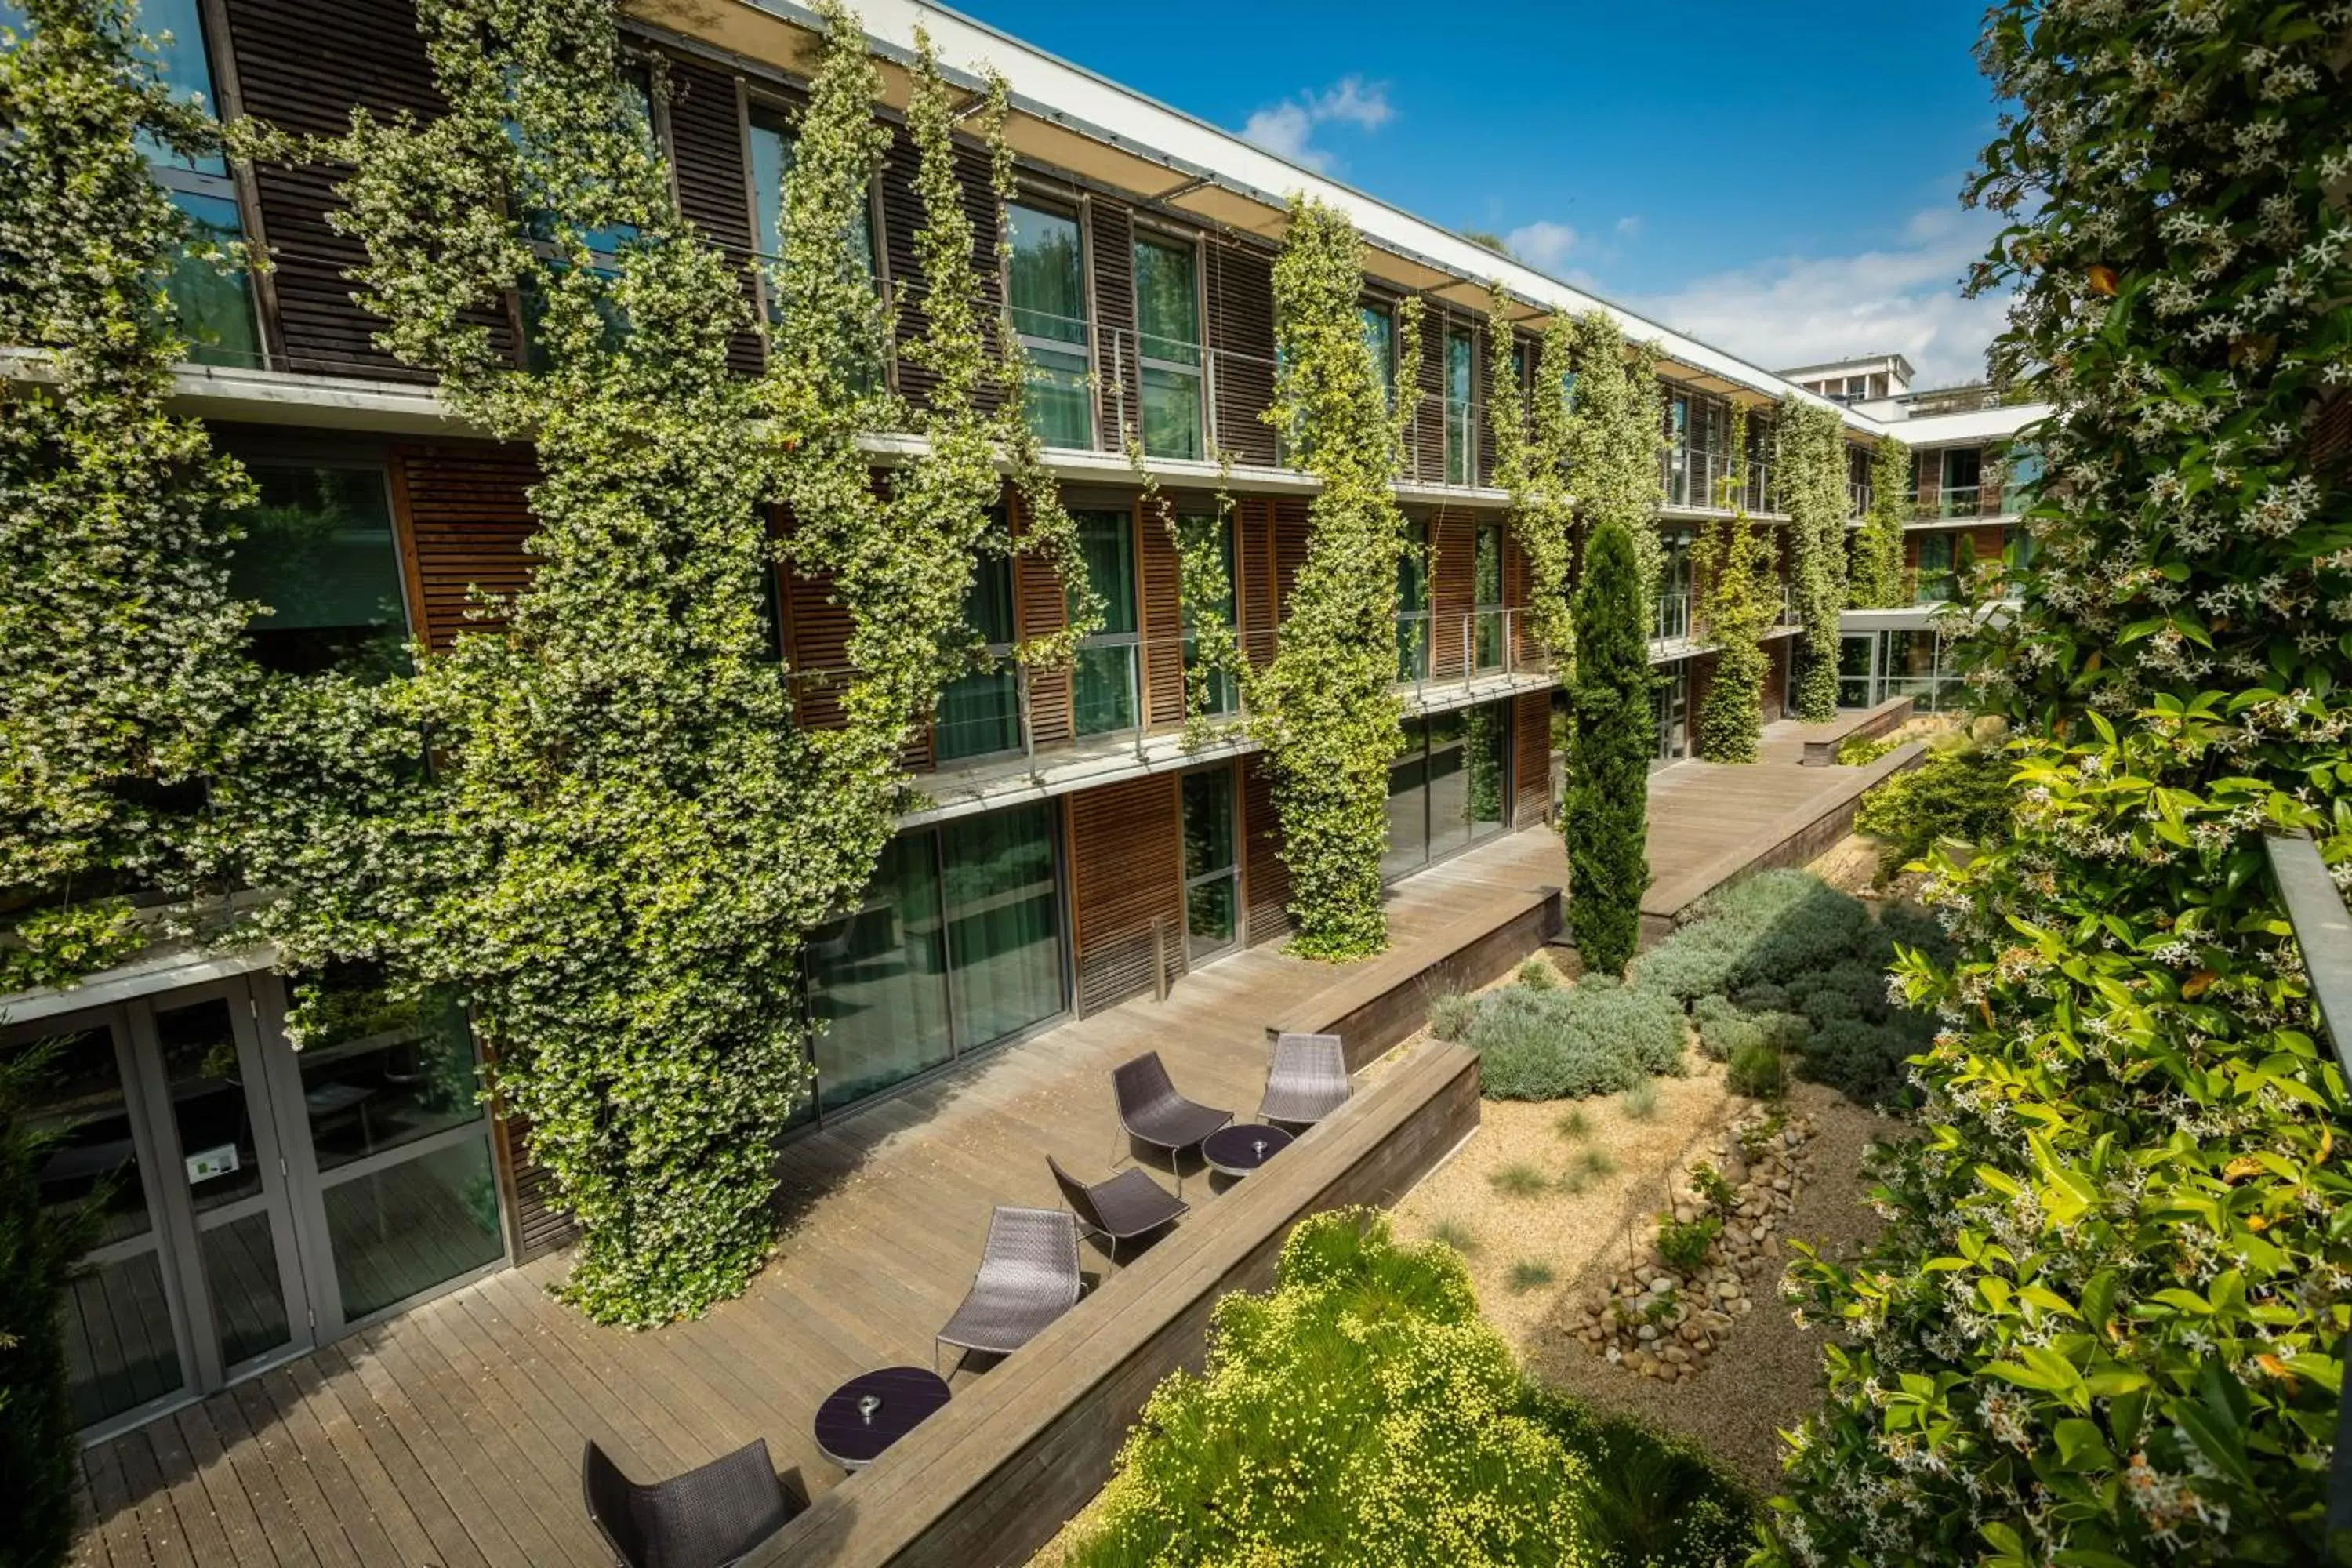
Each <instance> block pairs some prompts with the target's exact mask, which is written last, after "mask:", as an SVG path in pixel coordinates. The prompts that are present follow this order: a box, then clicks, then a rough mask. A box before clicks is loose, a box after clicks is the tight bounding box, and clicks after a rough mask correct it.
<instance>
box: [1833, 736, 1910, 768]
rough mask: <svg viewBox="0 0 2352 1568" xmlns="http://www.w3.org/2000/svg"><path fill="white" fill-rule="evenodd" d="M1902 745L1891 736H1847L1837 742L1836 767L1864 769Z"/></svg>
mask: <svg viewBox="0 0 2352 1568" xmlns="http://www.w3.org/2000/svg"><path fill="white" fill-rule="evenodd" d="M1902 743H1903V742H1900V741H1898V740H1896V739H1895V737H1894V736H1892V735H1849V736H1847V737H1846V738H1845V739H1844V740H1843V741H1841V742H1838V749H1837V760H1838V765H1839V766H1840V767H1843V768H1866V767H1868V766H1869V765H1870V764H1871V763H1874V762H1876V761H1878V759H1879V758H1881V757H1883V756H1885V754H1886V753H1887V752H1891V751H1893V750H1894V749H1895V747H1897V746H1899V745H1901V744H1902Z"/></svg>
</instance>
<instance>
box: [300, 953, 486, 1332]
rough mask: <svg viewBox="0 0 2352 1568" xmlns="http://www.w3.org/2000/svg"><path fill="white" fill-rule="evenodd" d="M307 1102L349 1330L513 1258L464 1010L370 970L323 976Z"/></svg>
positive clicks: (308, 1062) (307, 1057)
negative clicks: (382, 980)
mask: <svg viewBox="0 0 2352 1568" xmlns="http://www.w3.org/2000/svg"><path fill="white" fill-rule="evenodd" d="M322 984H323V985H324V987H325V994H326V1000H325V1003H324V1006H323V1011H322V1018H321V1023H322V1027H321V1029H320V1035H319V1037H318V1038H317V1039H315V1040H314V1041H313V1042H312V1043H311V1044H310V1045H308V1046H306V1047H304V1048H303V1051H302V1055H301V1058H300V1059H301V1073H302V1105H303V1109H304V1110H305V1112H306V1113H307V1115H308V1117H309V1121H310V1149H311V1154H312V1157H313V1159H314V1160H315V1161H316V1163H317V1168H318V1172H319V1180H320V1186H321V1188H322V1189H323V1191H322V1192H321V1193H320V1201H321V1203H322V1205H323V1206H324V1209H325V1212H326V1219H327V1241H328V1247H329V1249H330V1251H331V1254H332V1256H333V1258H334V1266H335V1282H336V1286H337V1289H338V1290H339V1292H340V1295H341V1306H342V1315H343V1320H344V1321H346V1322H349V1321H352V1320H354V1319H358V1318H363V1317H365V1316H367V1315H368V1314H370V1313H372V1312H378V1311H382V1310H383V1309H385V1308H387V1307H390V1306H392V1305H393V1304H394V1303H395V1302H399V1301H404V1300H407V1299H408V1298H410V1297H412V1296H415V1295H418V1294H420V1293H422V1292H424V1291H426V1290H429V1289H433V1288H434V1287H435V1286H436V1285H440V1284H442V1283H444V1282H446V1281H447V1280H450V1279H456V1278H457V1276H458V1275H460V1274H464V1273H467V1272H468V1271H469V1270H472V1269H475V1268H481V1267H482V1266H483V1265H485V1264H488V1263H493V1262H496V1261H497V1260H498V1259H499V1258H500V1257H501V1256H503V1255H504V1253H505V1251H506V1242H505V1238H504V1237H503V1236H502V1235H501V1233H500V1230H499V1199H498V1187H497V1184H496V1182H495V1179H494V1178H493V1176H492V1175H491V1171H490V1145H489V1133H488V1124H487V1122H486V1121H485V1119H484V1113H483V1108H482V1105H481V1103H480V1101H479V1099H478V1095H477V1093H476V1069H475V1060H474V1044H473V1037H472V1035H471V1033H470V1031H469V1030H468V1028H467V1023H466V1016H465V1011H464V1009H463V1008H462V1007H461V1006H459V1005H458V1004H457V1001H456V1000H455V999H454V998H451V997H448V996H442V995H436V997H434V998H433V999H431V1000H430V1001H427V1002H425V1003H416V1002H409V1001H401V1000H397V999H394V997H392V996H391V995H390V994H388V993H386V992H385V991H384V990H383V987H382V986H381V985H380V984H377V983H376V982H375V979H374V977H373V976H372V975H370V974H368V973H364V972H363V971H359V970H352V971H348V972H338V973H333V974H331V976H330V977H329V978H328V979H327V980H325V981H324V982H322Z"/></svg>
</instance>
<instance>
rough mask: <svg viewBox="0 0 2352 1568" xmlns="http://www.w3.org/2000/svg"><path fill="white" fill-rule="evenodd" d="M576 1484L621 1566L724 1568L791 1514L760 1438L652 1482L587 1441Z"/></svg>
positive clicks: (606, 1542)
mask: <svg viewBox="0 0 2352 1568" xmlns="http://www.w3.org/2000/svg"><path fill="white" fill-rule="evenodd" d="M580 1489H581V1491H582V1492H583V1494H584V1495H585V1496H586V1498H587V1500H588V1519H589V1521H590V1522H591V1523H593V1525H595V1527H596V1533H598V1534H599V1535H602V1536H603V1537H604V1544H605V1545H606V1546H607V1547H609V1548H611V1550H612V1552H613V1556H614V1561H616V1562H617V1563H620V1564H621V1568H723V1565H724V1564H726V1563H732V1562H734V1561H735V1560H736V1559H737V1558H739V1557H741V1556H742V1555H743V1554H744V1553H745V1552H750V1551H751V1548H753V1547H754V1546H757V1545H759V1544H760V1542H762V1541H765V1540H767V1539H768V1537H770V1536H771V1535H773V1534H775V1532H776V1531H779V1530H782V1528H783V1527H784V1525H785V1523H786V1521H789V1520H791V1518H792V1517H793V1505H792V1500H791V1499H789V1498H788V1497H786V1496H785V1495H784V1488H783V1483H782V1482H781V1481H779V1480H777V1479H776V1470H775V1467H774V1466H773V1465H772V1464H770V1463H769V1462H768V1445H767V1442H766V1440H765V1439H763V1438H754V1439H752V1441H751V1442H750V1443H748V1444H746V1445H744V1446H743V1447H740V1448H738V1449H736V1450H735V1451H734V1452H733V1453H731V1454H730V1455H728V1456H727V1457H726V1458H719V1459H713V1460H711V1461H710V1463H709V1464H707V1465H705V1466H703V1467H702V1468H700V1469H695V1470H688V1471H687V1472H686V1474H684V1475H682V1476H673V1477H671V1478H670V1479H668V1480H666V1481H660V1482H656V1484H654V1485H652V1486H641V1485H639V1484H638V1483H637V1482H635V1481H633V1480H631V1479H629V1478H628V1477H626V1476H625V1475H623V1474H622V1473H621V1470H620V1467H619V1466H617V1465H615V1464H614V1463H613V1461H612V1460H611V1459H610V1458H607V1457H606V1456H605V1453H604V1449H602V1448H600V1447H597V1446H596V1444H595V1442H594V1440H593V1438H592V1439H591V1440H590V1441H589V1444H588V1447H587V1448H586V1449H585V1450H584V1451H583V1453H582V1454H581V1456H580Z"/></svg>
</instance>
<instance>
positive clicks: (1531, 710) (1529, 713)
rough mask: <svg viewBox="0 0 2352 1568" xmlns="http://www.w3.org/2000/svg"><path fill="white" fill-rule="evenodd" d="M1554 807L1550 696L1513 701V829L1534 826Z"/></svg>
mask: <svg viewBox="0 0 2352 1568" xmlns="http://www.w3.org/2000/svg"><path fill="white" fill-rule="evenodd" d="M1550 807H1551V693H1550V692H1549V691H1522V692H1520V693H1519V694H1518V696H1517V697H1516V698H1514V699H1512V701H1511V826H1514V827H1532V826H1535V825H1536V824H1537V823H1538V822H1541V821H1542V820H1543V819H1544V815H1545V813H1546V812H1547V811H1549V809H1550Z"/></svg>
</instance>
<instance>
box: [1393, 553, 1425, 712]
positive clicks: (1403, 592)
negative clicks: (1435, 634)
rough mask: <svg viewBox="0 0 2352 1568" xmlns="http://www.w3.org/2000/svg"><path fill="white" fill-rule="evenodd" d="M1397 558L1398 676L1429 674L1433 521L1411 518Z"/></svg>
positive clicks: (1420, 677)
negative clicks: (1431, 535)
mask: <svg viewBox="0 0 2352 1568" xmlns="http://www.w3.org/2000/svg"><path fill="white" fill-rule="evenodd" d="M1404 545H1405V548H1404V553H1403V554H1402V555H1400V556H1398V557H1397V679H1399V680H1403V681H1414V680H1423V679H1428V676H1429V524H1428V523H1426V522H1424V521H1422V520H1421V519H1420V518H1417V517H1413V518H1407V519H1406V520H1405V524H1404Z"/></svg>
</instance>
